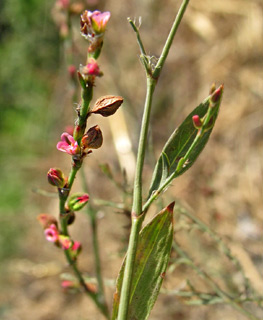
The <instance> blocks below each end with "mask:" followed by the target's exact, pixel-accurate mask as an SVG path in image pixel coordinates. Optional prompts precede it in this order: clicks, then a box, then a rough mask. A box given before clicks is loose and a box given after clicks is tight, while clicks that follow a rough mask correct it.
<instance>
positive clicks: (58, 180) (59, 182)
mask: <svg viewBox="0 0 263 320" xmlns="http://www.w3.org/2000/svg"><path fill="white" fill-rule="evenodd" d="M47 179H48V182H49V183H50V184H51V185H52V186H55V187H58V188H63V187H64V185H65V183H66V181H65V177H64V174H63V172H62V171H61V170H60V169H55V168H50V169H49V171H48V173H47Z"/></svg>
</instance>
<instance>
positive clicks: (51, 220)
mask: <svg viewBox="0 0 263 320" xmlns="http://www.w3.org/2000/svg"><path fill="white" fill-rule="evenodd" d="M37 220H38V221H39V223H40V224H41V225H42V227H43V229H47V228H48V227H50V226H51V225H52V224H54V225H55V226H56V227H57V226H58V223H57V219H56V218H55V217H53V216H52V215H51V214H47V213H41V214H39V215H38V217H37Z"/></svg>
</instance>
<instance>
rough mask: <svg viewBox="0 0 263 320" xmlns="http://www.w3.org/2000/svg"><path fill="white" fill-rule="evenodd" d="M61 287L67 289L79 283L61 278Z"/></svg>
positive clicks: (75, 286) (73, 287)
mask: <svg viewBox="0 0 263 320" xmlns="http://www.w3.org/2000/svg"><path fill="white" fill-rule="evenodd" d="M61 287H62V288H63V289H64V290H69V289H75V288H78V287H79V284H78V283H77V282H76V281H72V280H63V281H62V282H61Z"/></svg>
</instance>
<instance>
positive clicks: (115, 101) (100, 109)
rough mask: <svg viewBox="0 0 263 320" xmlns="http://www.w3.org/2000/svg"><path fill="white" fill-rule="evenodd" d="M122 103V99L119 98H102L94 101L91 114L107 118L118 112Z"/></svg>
mask: <svg viewBox="0 0 263 320" xmlns="http://www.w3.org/2000/svg"><path fill="white" fill-rule="evenodd" d="M122 103H123V98H122V97H120V96H103V97H101V98H99V99H98V100H97V101H96V103H95V106H94V108H93V109H92V111H91V113H96V114H100V115H102V116H103V117H109V116H111V115H113V114H114V113H115V112H116V111H117V110H118V108H119V107H120V106H121V104H122Z"/></svg>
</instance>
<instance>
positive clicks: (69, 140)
mask: <svg viewBox="0 0 263 320" xmlns="http://www.w3.org/2000/svg"><path fill="white" fill-rule="evenodd" d="M57 149H58V150H59V151H62V152H66V153H68V154H71V155H75V154H79V153H80V147H79V145H78V142H77V141H75V140H74V138H73V137H72V136H71V135H70V134H68V133H67V132H64V133H62V135H61V141H59V142H58V144H57Z"/></svg>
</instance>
